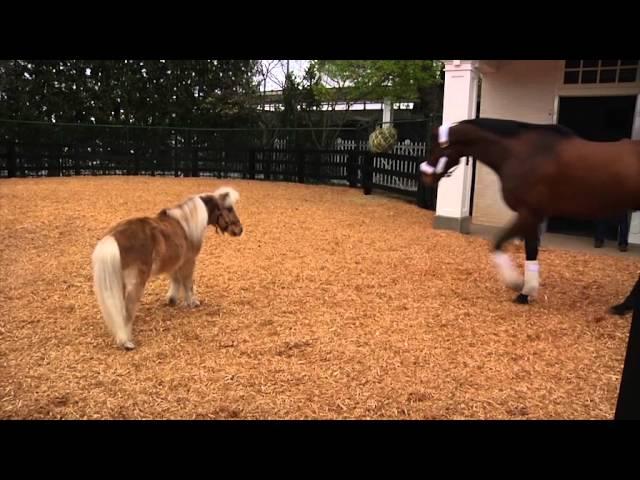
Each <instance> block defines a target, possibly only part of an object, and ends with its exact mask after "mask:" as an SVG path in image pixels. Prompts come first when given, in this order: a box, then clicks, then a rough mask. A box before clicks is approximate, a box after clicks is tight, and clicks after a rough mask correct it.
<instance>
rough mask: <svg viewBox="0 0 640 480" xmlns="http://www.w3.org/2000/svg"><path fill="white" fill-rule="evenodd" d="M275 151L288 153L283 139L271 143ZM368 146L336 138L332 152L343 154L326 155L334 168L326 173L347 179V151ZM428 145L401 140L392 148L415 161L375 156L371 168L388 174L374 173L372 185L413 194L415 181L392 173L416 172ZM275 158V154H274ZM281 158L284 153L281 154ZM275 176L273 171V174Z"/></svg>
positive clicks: (363, 148)
mask: <svg viewBox="0 0 640 480" xmlns="http://www.w3.org/2000/svg"><path fill="white" fill-rule="evenodd" d="M273 148H274V149H275V150H283V151H285V150H287V140H286V139H276V140H275V141H274V143H273ZM368 149H369V145H368V142H367V141H364V140H360V141H358V140H343V139H341V138H338V139H337V140H336V142H335V143H334V145H333V150H344V152H345V153H344V154H340V153H332V154H329V155H328V159H329V162H330V163H332V164H335V165H332V166H330V167H329V171H330V172H331V173H332V174H335V175H336V176H346V174H347V171H346V169H347V167H346V165H347V158H348V153H347V152H349V151H353V150H368ZM426 152H427V144H426V142H412V141H411V140H408V139H407V140H404V141H403V142H399V143H397V144H396V145H395V147H394V148H393V150H392V153H395V154H398V155H407V156H411V157H414V158H411V159H402V160H401V159H390V158H385V157H383V156H375V157H374V159H373V165H374V168H375V169H378V170H384V171H388V172H389V173H384V172H375V173H374V174H373V182H374V184H377V185H384V186H388V187H393V188H398V189H401V190H407V191H415V190H417V188H418V184H417V181H416V179H414V178H400V177H398V176H396V175H394V172H402V173H406V174H408V175H409V176H411V175H413V174H414V173H415V169H416V162H418V161H422V159H423V158H424V157H425V156H426ZM276 155H277V154H276ZM283 155H284V153H283ZM274 173H275V172H274Z"/></svg>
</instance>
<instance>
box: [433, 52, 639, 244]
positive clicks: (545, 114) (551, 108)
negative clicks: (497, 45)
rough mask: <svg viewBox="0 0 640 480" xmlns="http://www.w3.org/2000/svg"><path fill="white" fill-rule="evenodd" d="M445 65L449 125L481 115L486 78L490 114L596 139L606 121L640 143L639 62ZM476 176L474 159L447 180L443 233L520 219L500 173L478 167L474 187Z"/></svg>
mask: <svg viewBox="0 0 640 480" xmlns="http://www.w3.org/2000/svg"><path fill="white" fill-rule="evenodd" d="M444 63H445V85H444V106H443V122H455V121H460V120H464V119H467V118H474V117H476V116H477V115H476V114H477V111H476V110H477V99H478V80H479V79H481V80H482V81H481V95H480V112H479V113H480V116H482V117H492V118H503V119H512V120H521V121H525V122H532V123H562V124H564V125H566V126H568V127H570V128H573V129H574V130H576V132H578V133H581V132H586V133H587V134H592V136H593V135H597V134H598V133H599V132H602V131H603V130H604V129H603V128H602V125H605V123H606V124H607V125H608V127H607V128H608V129H610V128H613V129H614V130H615V134H619V136H620V138H622V137H626V138H634V139H640V68H639V64H638V60H631V61H628V60H626V61H625V60H623V61H620V60H576V61H565V60H492V61H488V60H445V61H444ZM611 125H614V126H613V127H610V126H611ZM607 131H609V132H610V133H611V131H610V130H607ZM594 139H595V138H594ZM612 161H613V160H612ZM473 173H474V172H473V165H472V164H471V162H470V163H469V165H464V164H463V165H461V166H460V167H459V168H457V169H456V170H455V172H454V174H453V175H452V176H451V177H449V178H447V179H443V180H442V181H441V182H440V184H439V186H438V203H437V207H436V219H435V226H436V228H448V229H455V230H458V231H461V232H468V231H469V227H470V224H471V223H474V224H480V225H491V226H496V227H498V226H499V227H502V226H504V225H505V224H507V223H508V222H509V221H510V220H511V219H512V217H513V216H514V215H515V213H514V212H513V211H511V210H510V209H509V208H508V207H507V206H506V205H505V203H504V202H503V200H502V196H501V193H500V185H499V179H498V177H497V175H496V174H495V173H494V172H493V171H491V170H490V169H488V168H487V167H485V166H484V165H483V164H481V163H480V162H477V164H476V170H475V182H474V183H475V185H472V178H473V176H474V175H473ZM472 187H473V188H472ZM472 192H473V198H472ZM630 241H631V242H632V243H640V212H636V213H634V214H633V216H632V222H631V232H630Z"/></svg>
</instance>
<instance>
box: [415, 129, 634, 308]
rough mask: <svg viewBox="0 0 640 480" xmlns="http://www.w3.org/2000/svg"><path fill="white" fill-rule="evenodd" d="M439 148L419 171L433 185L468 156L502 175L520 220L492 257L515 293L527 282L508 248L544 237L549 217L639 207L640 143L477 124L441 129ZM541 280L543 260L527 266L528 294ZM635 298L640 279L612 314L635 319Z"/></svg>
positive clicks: (600, 213)
mask: <svg viewBox="0 0 640 480" xmlns="http://www.w3.org/2000/svg"><path fill="white" fill-rule="evenodd" d="M432 145H433V148H432V154H431V157H430V158H429V159H428V160H427V161H425V162H424V163H422V164H421V165H420V171H421V176H422V181H423V182H425V183H426V184H428V185H434V184H437V183H438V182H439V181H440V180H441V179H442V178H443V177H445V176H448V175H450V174H451V169H452V168H454V167H456V166H457V165H458V163H459V160H460V158H461V157H467V156H471V157H474V158H476V159H478V160H479V161H481V162H482V163H484V164H485V165H487V166H488V167H489V168H491V169H492V170H493V171H494V172H496V174H497V175H498V176H499V177H500V181H501V183H502V196H503V198H504V201H505V203H506V204H507V205H508V206H509V208H511V209H512V210H514V211H515V212H516V213H517V217H516V219H515V221H514V222H513V224H511V225H510V226H509V227H507V228H506V229H505V230H504V231H503V232H502V233H501V234H500V235H499V236H498V238H497V239H496V241H495V243H494V245H493V250H494V253H493V256H494V261H495V263H496V266H497V267H498V271H499V273H500V275H501V276H502V279H503V281H504V282H505V283H506V284H507V285H509V286H511V287H512V288H516V289H517V288H520V286H521V285H522V284H523V282H522V280H521V277H520V275H519V274H518V273H517V272H516V270H515V268H514V267H513V265H512V263H511V260H510V258H509V257H508V255H507V254H506V253H505V252H503V251H502V247H503V245H504V244H505V242H507V241H509V240H511V239H513V238H514V237H518V236H520V237H523V238H524V239H525V242H527V241H529V242H532V241H533V239H537V226H538V225H539V224H540V223H541V222H542V220H543V219H544V218H545V217H552V216H562V217H571V218H580V219H596V218H601V217H606V216H609V215H612V214H615V213H617V212H620V211H622V210H625V209H633V210H635V209H640V141H632V140H620V141H616V142H592V141H587V140H585V139H582V138H580V137H578V136H577V135H575V134H574V133H573V132H572V131H571V130H569V129H567V128H565V127H562V126H559V125H537V124H530V123H524V122H517V121H512V120H496V119H489V118H478V119H473V120H464V121H461V122H458V123H454V124H451V125H442V126H440V127H438V128H437V129H435V130H434V132H433V141H432ZM538 281H539V280H538V263H537V261H527V266H526V269H525V277H524V288H523V290H522V294H524V295H529V294H531V295H535V293H536V291H537V288H538ZM636 297H638V298H640V278H639V279H638V281H637V282H636V284H635V286H634V287H633V289H632V291H631V293H630V294H629V295H628V296H627V298H626V299H625V300H624V301H623V302H622V303H620V304H618V305H615V306H613V307H612V308H611V309H610V312H611V313H615V314H618V315H623V314H625V313H628V312H629V311H631V310H632V309H633V300H634V298H636Z"/></svg>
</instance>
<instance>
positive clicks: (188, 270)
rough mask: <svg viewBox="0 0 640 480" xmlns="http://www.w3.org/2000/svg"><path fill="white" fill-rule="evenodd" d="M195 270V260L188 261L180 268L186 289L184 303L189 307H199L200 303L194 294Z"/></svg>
mask: <svg viewBox="0 0 640 480" xmlns="http://www.w3.org/2000/svg"><path fill="white" fill-rule="evenodd" d="M194 269H195V259H193V260H188V261H187V262H185V263H184V265H182V267H180V270H179V271H178V274H179V275H180V281H181V283H182V286H183V287H184V301H185V303H186V304H187V306H188V307H197V306H199V305H200V302H199V301H198V299H197V298H195V296H194V294H193V271H194Z"/></svg>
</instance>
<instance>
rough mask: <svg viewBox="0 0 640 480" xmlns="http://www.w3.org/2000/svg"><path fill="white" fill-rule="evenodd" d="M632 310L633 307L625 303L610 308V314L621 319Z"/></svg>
mask: <svg viewBox="0 0 640 480" xmlns="http://www.w3.org/2000/svg"><path fill="white" fill-rule="evenodd" d="M632 310H633V307H631V306H629V305H626V304H624V303H619V304H618V305H614V306H613V307H611V308H609V310H608V312H609V313H610V314H612V315H618V316H619V317H622V316H624V315H626V314H627V313H630V312H631V311H632Z"/></svg>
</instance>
